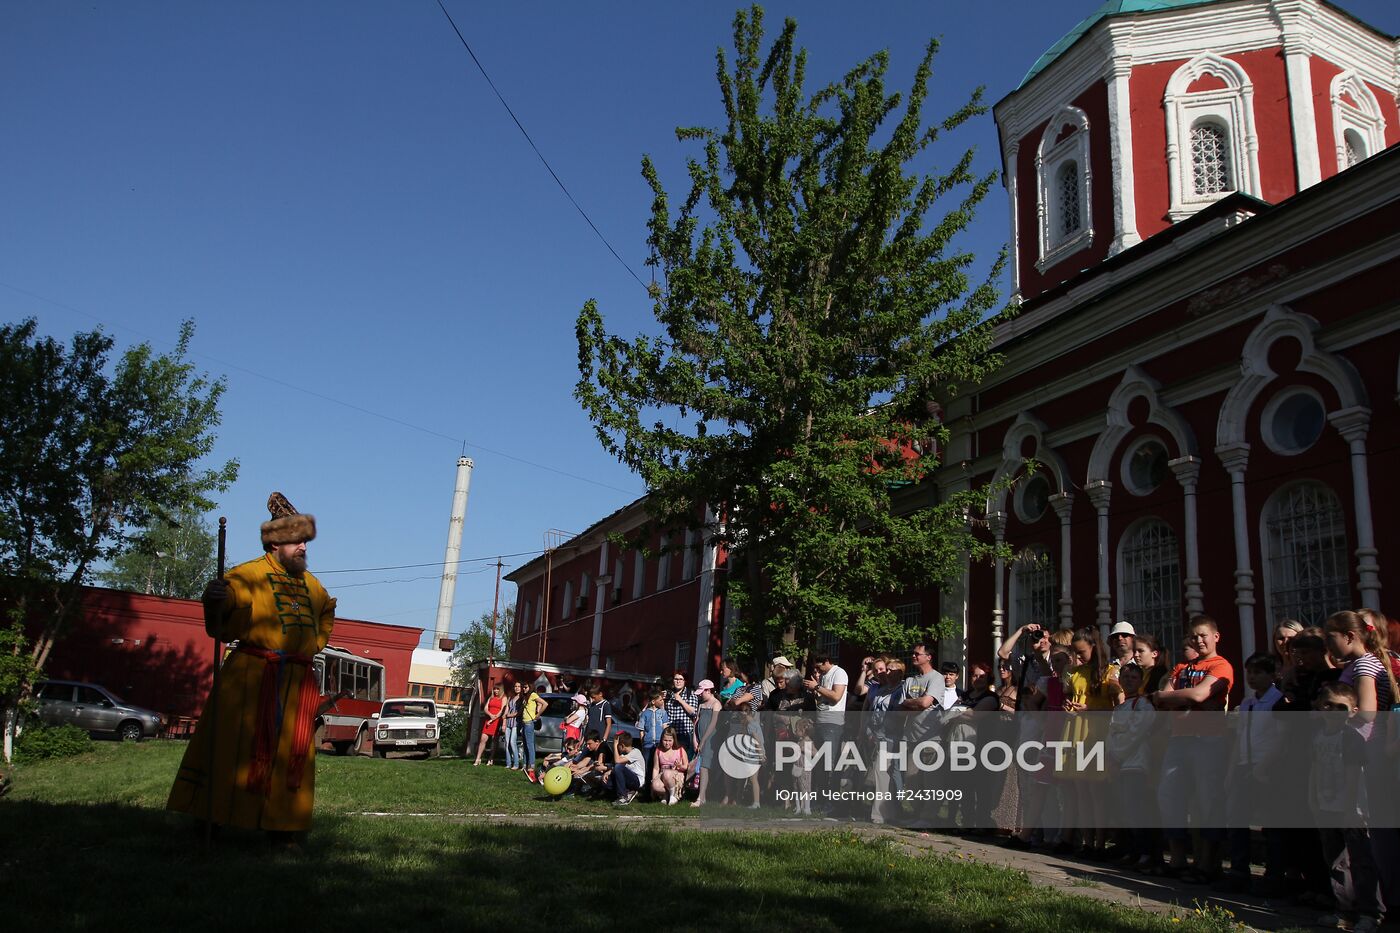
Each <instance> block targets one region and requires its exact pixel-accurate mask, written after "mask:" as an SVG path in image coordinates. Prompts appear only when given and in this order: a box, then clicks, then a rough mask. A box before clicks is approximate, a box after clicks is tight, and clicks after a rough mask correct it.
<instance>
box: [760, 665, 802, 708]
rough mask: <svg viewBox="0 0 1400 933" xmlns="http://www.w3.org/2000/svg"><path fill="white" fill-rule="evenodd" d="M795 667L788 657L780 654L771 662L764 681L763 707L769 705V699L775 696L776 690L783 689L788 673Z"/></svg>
mask: <svg viewBox="0 0 1400 933" xmlns="http://www.w3.org/2000/svg"><path fill="white" fill-rule="evenodd" d="M794 666H795V665H794V664H793V663H792V662H791V661H789V660H788V659H787V655H783V654H780V655H778V656H777V657H776V658H774V659H773V660H772V661H770V662H769V668H770V670H769V673H768V676H767V677H765V678H764V680H763V705H764V706H767V705H768V698H769V697H770V696H772V695H773V691H774V690H781V689H783V685H784V683H785V681H786V678H787V672H788V671H790V670H792V669H793V667H794Z"/></svg>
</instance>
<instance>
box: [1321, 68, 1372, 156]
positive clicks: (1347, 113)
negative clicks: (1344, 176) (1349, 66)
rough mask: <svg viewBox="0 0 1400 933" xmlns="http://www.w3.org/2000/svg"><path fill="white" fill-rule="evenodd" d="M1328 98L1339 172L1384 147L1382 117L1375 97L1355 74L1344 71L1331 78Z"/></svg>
mask: <svg viewBox="0 0 1400 933" xmlns="http://www.w3.org/2000/svg"><path fill="white" fill-rule="evenodd" d="M1331 96H1332V132H1333V136H1334V138H1335V140H1336V144H1337V171H1339V172H1340V171H1342V170H1343V169H1346V168H1350V167H1351V166H1353V165H1355V164H1356V163H1357V162H1360V161H1361V160H1362V159H1365V158H1369V157H1370V156H1373V155H1375V154H1376V153H1377V152H1380V151H1381V150H1382V149H1384V148H1385V117H1384V116H1383V115H1382V113H1381V106H1380V104H1379V103H1378V102H1377V101H1376V95H1375V94H1373V93H1372V92H1371V89H1370V88H1369V87H1367V86H1366V82H1365V81H1362V80H1361V78H1360V77H1359V76H1357V74H1356V73H1355V72H1352V71H1344V72H1342V73H1341V74H1339V75H1337V76H1336V77H1335V78H1333V79H1332V88H1331Z"/></svg>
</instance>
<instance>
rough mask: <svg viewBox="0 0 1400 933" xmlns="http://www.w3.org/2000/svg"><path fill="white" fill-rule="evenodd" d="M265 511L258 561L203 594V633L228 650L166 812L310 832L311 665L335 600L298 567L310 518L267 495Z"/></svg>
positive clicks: (327, 631)
mask: <svg viewBox="0 0 1400 933" xmlns="http://www.w3.org/2000/svg"><path fill="white" fill-rule="evenodd" d="M268 510H269V511H270V512H271V513H272V519H271V520H270V521H267V522H264V523H263V524H262V529H261V530H262V544H263V551H264V553H263V556H262V557H259V558H258V559H256V560H251V561H248V562H247V563H245V564H240V565H239V566H237V567H234V568H233V569H232V570H230V571H229V572H228V573H227V575H225V576H224V577H223V578H220V579H216V580H212V581H210V583H209V585H208V587H206V588H205V591H204V598H203V602H204V627H205V629H206V630H207V631H208V632H209V634H210V636H212V637H213V638H216V639H218V640H219V641H221V642H230V641H236V642H237V643H238V644H237V647H236V648H235V649H234V650H233V651H231V652H229V654H228V655H227V659H226V660H225V661H224V663H223V667H222V668H221V670H220V671H219V683H218V690H217V691H216V692H215V693H214V694H212V695H211V696H210V698H209V701H208V702H207V704H206V705H205V708H204V714H203V715H202V716H201V717H200V719H199V725H198V727H197V728H196V729H195V734H194V738H193V739H192V740H191V741H190V744H189V747H188V748H187V749H185V757H184V760H183V761H182V762H181V763H180V770H179V772H178V774H177V775H176V777H175V784H174V786H173V787H172V788H171V789H170V799H169V801H168V802H167V803H166V807H167V809H170V810H179V811H182V812H185V813H189V814H191V815H193V816H196V817H199V818H201V819H203V818H204V817H205V816H206V815H209V816H210V818H211V819H212V820H213V822H214V823H216V824H218V825H220V826H237V827H242V828H246V829H263V830H268V831H271V832H273V833H294V832H302V831H304V830H306V829H308V828H309V827H310V825H311V806H312V801H313V798H314V796H315V788H316V760H315V749H314V748H313V747H312V742H313V738H312V736H313V733H314V730H313V723H314V720H315V718H316V711H317V708H318V707H319V705H320V701H321V696H320V685H319V684H318V683H316V678H315V676H314V669H313V667H312V659H313V657H314V656H315V655H316V653H317V652H318V651H320V650H321V649H322V648H324V647H325V646H326V642H327V641H328V640H329V639H330V635H331V627H332V625H333V624H334V621H335V600H334V599H332V598H331V597H330V595H329V594H327V593H326V589H325V587H323V586H322V585H321V583H320V581H319V580H317V579H316V578H315V577H314V576H312V575H311V574H310V573H308V572H307V570H306V542H308V541H310V540H312V539H313V538H315V537H316V519H315V518H314V517H313V516H310V515H302V514H300V513H298V512H297V511H296V510H295V509H293V508H292V505H291V503H290V502H288V501H287V500H286V498H285V497H283V496H282V494H281V493H276V492H275V493H273V494H272V496H271V497H270V498H269V499H268ZM211 743H212V745H213V755H212V758H211V755H210V746H211ZM211 762H212V770H211ZM211 796H212V798H213V800H212V808H211V807H210V797H211Z"/></svg>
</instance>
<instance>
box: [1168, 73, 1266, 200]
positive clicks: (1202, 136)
mask: <svg viewBox="0 0 1400 933" xmlns="http://www.w3.org/2000/svg"><path fill="white" fill-rule="evenodd" d="M1162 106H1163V109H1164V110H1165V111H1166V118H1167V180H1168V185H1169V187H1170V189H1171V209H1170V211H1169V216H1170V217H1171V219H1172V220H1174V221H1176V220H1184V219H1186V218H1187V217H1190V216H1191V215H1192V214H1194V213H1196V212H1197V211H1199V210H1200V209H1201V208H1203V207H1205V206H1207V205H1209V204H1211V203H1213V202H1215V201H1217V200H1219V199H1220V198H1222V197H1224V196H1225V195H1227V194H1229V193H1230V192H1232V191H1243V192H1245V193H1246V194H1252V195H1256V196H1257V195H1258V194H1259V189H1260V185H1259V140H1258V137H1257V136H1256V135H1255V131H1254V85H1253V83H1252V82H1251V81H1250V80H1249V75H1248V74H1246V73H1245V70H1244V69H1243V68H1241V67H1240V66H1239V65H1238V64H1236V63H1235V62H1232V61H1230V60H1229V59H1228V58H1222V57H1220V56H1219V55H1211V54H1209V53H1207V54H1204V55H1198V56H1196V57H1195V58H1193V59H1191V60H1190V61H1189V62H1187V63H1186V64H1184V65H1182V66H1181V67H1180V68H1178V69H1177V70H1176V72H1175V73H1174V74H1173V75H1172V77H1171V80H1169V81H1168V82H1167V90H1166V94H1165V95H1163V97H1162Z"/></svg>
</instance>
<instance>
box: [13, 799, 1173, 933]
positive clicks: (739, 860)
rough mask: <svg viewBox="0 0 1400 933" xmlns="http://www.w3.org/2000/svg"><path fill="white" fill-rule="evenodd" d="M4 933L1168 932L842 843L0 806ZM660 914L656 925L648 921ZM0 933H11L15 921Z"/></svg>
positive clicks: (1114, 912)
mask: <svg viewBox="0 0 1400 933" xmlns="http://www.w3.org/2000/svg"><path fill="white" fill-rule="evenodd" d="M0 903H3V904H6V905H8V906H9V907H10V909H9V910H6V911H5V913H6V924H5V926H6V929H7V931H8V930H26V929H35V930H44V931H46V933H47V931H54V930H73V929H85V930H124V929H157V930H159V929H177V928H186V927H189V926H191V925H192V924H193V925H196V926H197V927H198V929H199V933H207V931H213V930H223V929H239V930H250V929H262V928H265V927H266V928H271V929H282V928H287V927H293V928H298V929H302V930H320V929H327V930H336V931H344V930H376V929H412V928H415V927H424V928H431V929H455V930H463V929H466V930H473V929H487V928H491V929H501V928H503V927H505V926H507V925H509V926H516V927H519V926H520V925H521V924H527V925H529V926H530V927H531V928H557V929H568V930H570V931H571V933H572V931H592V930H600V931H601V930H615V929H617V928H618V927H620V926H621V927H624V928H628V929H641V928H643V927H644V926H646V925H650V924H652V923H653V922H657V921H658V919H659V918H658V913H657V912H658V911H659V910H660V911H662V913H664V916H665V917H666V918H668V919H667V920H666V922H665V923H664V924H663V925H664V926H666V927H667V928H668V929H672V930H692V929H700V928H707V927H708V928H719V929H723V928H725V927H727V926H729V925H732V923H733V921H734V918H736V917H748V918H755V919H757V918H762V917H774V918H782V919H783V923H782V926H783V928H784V929H792V928H794V925H795V926H796V928H799V929H802V930H803V931H804V933H807V931H813V930H816V931H827V930H833V931H834V930H846V929H855V928H885V929H906V928H911V927H912V926H917V928H918V929H920V930H921V931H938V930H959V931H988V933H990V931H992V930H997V931H1006V930H1027V931H1030V930H1034V931H1037V933H1042V931H1045V930H1157V931H1160V930H1166V929H1172V930H1178V931H1179V930H1183V929H1188V930H1189V929H1193V928H1195V925H1194V924H1192V923H1185V924H1180V923H1176V924H1174V923H1171V922H1170V921H1168V920H1166V919H1164V918H1161V917H1157V916H1152V915H1148V914H1143V913H1138V912H1130V911H1125V910H1122V909H1118V908H1113V907H1110V906H1107V905H1103V904H1099V903H1096V902H1093V901H1089V900H1086V899H1080V898H1069V897H1064V896H1061V895H1059V894H1056V893H1054V892H1048V891H1046V890H1045V889H1043V888H1035V887H1033V886H1031V885H1030V884H1029V883H1028V882H1027V881H1026V879H1025V877H1024V876H1023V875H1021V874H1019V873H1015V872H1010V871H1006V870H1001V869H995V868H988V867H986V866H975V865H966V864H961V863H956V862H950V861H946V860H935V859H927V858H925V859H911V858H907V857H904V856H901V855H898V854H895V853H894V852H893V851H892V850H891V849H890V848H888V847H886V846H882V845H879V844H871V843H868V842H864V841H860V840H858V839H856V838H855V837H853V836H850V835H849V834H838V833H827V834H821V835H809V834H789V835H765V834H759V833H704V834H690V833H676V832H672V831H666V830H641V829H617V828H609V829H560V828H553V827H539V828H535V827H521V826H507V825H489V824H487V825H482V824H462V823H451V822H447V821H443V820H424V819H392V820H390V819H364V818H355V817H345V816H328V817H318V819H317V822H316V825H315V828H314V829H313V831H312V832H311V834H310V836H309V838H308V840H307V845H306V849H305V851H304V853H302V854H300V855H290V854H286V853H283V852H277V851H274V850H272V849H271V848H270V847H269V846H268V844H267V842H266V841H265V840H264V839H263V837H262V836H261V835H260V834H257V833H239V832H226V833H223V834H221V836H220V838H219V839H218V840H216V843H215V846H214V848H213V849H212V851H210V852H208V853H206V852H205V851H204V848H203V835H202V827H201V826H200V825H199V824H197V823H195V822H193V821H191V820H188V819H185V818H182V817H177V816H175V815H172V814H166V813H163V812H161V811H155V810H149V809H137V808H130V807H121V806H115V805H103V806H78V805H54V804H42V803H35V802H27V801H17V802H5V803H3V804H0ZM662 905H664V908H663V906H662ZM12 921H13V922H12Z"/></svg>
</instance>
